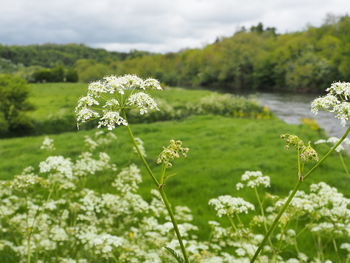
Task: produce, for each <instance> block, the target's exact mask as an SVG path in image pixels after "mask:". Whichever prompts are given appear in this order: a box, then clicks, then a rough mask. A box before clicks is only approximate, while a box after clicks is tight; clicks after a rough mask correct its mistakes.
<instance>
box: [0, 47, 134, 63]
mask: <svg viewBox="0 0 350 263" xmlns="http://www.w3.org/2000/svg"><path fill="white" fill-rule="evenodd" d="M127 57H128V54H127V53H122V52H109V51H107V50H105V49H100V48H91V47H87V46H85V45H82V44H65V45H59V44H43V45H28V46H6V45H0V58H2V59H6V60H9V61H11V62H12V63H13V64H21V65H23V66H26V67H27V66H42V67H52V66H54V65H58V64H61V65H65V66H72V65H74V63H75V62H76V61H77V60H79V59H92V60H95V61H97V62H104V63H109V62H111V61H119V60H123V59H125V58H127Z"/></svg>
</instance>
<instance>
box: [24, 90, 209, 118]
mask: <svg viewBox="0 0 350 263" xmlns="http://www.w3.org/2000/svg"><path fill="white" fill-rule="evenodd" d="M87 86H88V84H86V83H46V84H31V85H30V86H29V90H30V96H29V102H30V103H32V104H33V105H34V106H35V110H34V111H31V112H29V115H30V116H31V117H32V118H34V119H35V120H37V121H42V120H47V119H50V118H53V117H63V116H65V115H72V114H73V113H74V108H75V106H76V103H77V100H78V99H79V97H81V96H83V95H84V94H86V90H87ZM153 93H156V97H158V98H160V99H164V100H166V101H167V102H168V103H170V104H171V105H173V106H176V105H184V104H186V103H196V102H197V101H199V100H200V99H201V98H203V97H205V96H208V95H210V94H213V92H211V91H206V90H185V89H181V88H166V89H165V90H164V91H161V92H159V91H158V92H157V91H154V92H153Z"/></svg>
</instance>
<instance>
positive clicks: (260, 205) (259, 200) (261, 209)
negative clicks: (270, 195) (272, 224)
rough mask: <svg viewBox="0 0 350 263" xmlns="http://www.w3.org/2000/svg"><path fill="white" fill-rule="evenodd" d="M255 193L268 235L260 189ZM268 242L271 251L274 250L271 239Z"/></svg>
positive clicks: (255, 190)
mask: <svg viewBox="0 0 350 263" xmlns="http://www.w3.org/2000/svg"><path fill="white" fill-rule="evenodd" d="M254 192H255V195H256V199H257V200H258V204H259V207H260V212H261V216H262V217H263V224H264V229H265V234H266V233H267V224H266V217H265V212H264V207H263V204H262V202H261V199H260V196H259V193H258V189H256V187H254ZM268 241H269V244H270V246H271V249H272V250H273V245H272V242H271V239H270V237H269V239H268Z"/></svg>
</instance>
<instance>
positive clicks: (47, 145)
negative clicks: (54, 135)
mask: <svg viewBox="0 0 350 263" xmlns="http://www.w3.org/2000/svg"><path fill="white" fill-rule="evenodd" d="M40 149H41V150H47V151H53V150H55V145H54V140H53V139H51V138H50V137H48V136H45V138H44V140H43V142H42V144H41V146H40Z"/></svg>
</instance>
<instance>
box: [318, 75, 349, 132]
mask: <svg viewBox="0 0 350 263" xmlns="http://www.w3.org/2000/svg"><path fill="white" fill-rule="evenodd" d="M326 91H327V92H328V94H327V95H325V96H323V97H320V98H317V99H315V100H314V101H313V102H312V103H311V111H312V112H313V113H314V114H317V113H318V111H319V110H325V111H328V112H331V113H334V115H335V117H336V118H337V119H339V120H340V121H341V124H342V125H343V126H345V124H346V122H347V121H348V120H349V119H350V102H349V98H350V97H349V94H350V83H347V82H335V83H333V84H332V85H331V86H330V87H329V88H328V89H326Z"/></svg>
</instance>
